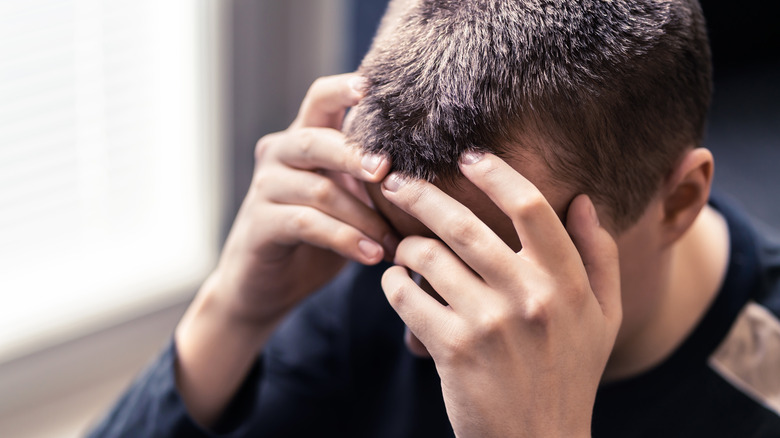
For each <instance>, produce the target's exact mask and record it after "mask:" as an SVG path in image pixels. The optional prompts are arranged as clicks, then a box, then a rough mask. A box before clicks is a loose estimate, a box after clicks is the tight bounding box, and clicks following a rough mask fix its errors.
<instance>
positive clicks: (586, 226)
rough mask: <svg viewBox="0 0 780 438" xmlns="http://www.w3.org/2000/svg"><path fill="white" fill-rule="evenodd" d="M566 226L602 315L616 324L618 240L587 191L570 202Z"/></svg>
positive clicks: (619, 311)
mask: <svg viewBox="0 0 780 438" xmlns="http://www.w3.org/2000/svg"><path fill="white" fill-rule="evenodd" d="M566 228H567V230H568V231H569V235H571V238H572V241H573V242H574V245H575V246H576V247H577V251H579V253H580V258H581V259H582V264H583V265H584V266H585V271H586V272H587V275H588V280H589V281H590V287H591V290H593V294H594V295H595V296H596V300H598V302H599V304H601V309H602V311H603V312H604V315H605V316H606V317H607V318H608V319H610V320H611V321H613V322H615V323H616V324H618V325H619V324H620V320H621V318H622V307H621V301H620V264H619V262H618V249H617V244H616V243H615V240H614V239H613V238H612V236H611V235H610V234H609V232H607V230H605V229H604V228H602V227H601V225H600V223H599V218H598V213H597V212H596V209H595V208H594V206H593V202H592V201H591V200H590V197H588V195H585V194H581V195H578V196H577V197H576V198H574V200H573V201H572V203H571V205H569V212H568V214H567V218H566Z"/></svg>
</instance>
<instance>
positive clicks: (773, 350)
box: [709, 301, 780, 415]
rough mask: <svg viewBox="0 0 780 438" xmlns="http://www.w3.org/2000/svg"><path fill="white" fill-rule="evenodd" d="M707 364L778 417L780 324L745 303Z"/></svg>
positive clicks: (773, 317)
mask: <svg viewBox="0 0 780 438" xmlns="http://www.w3.org/2000/svg"><path fill="white" fill-rule="evenodd" d="M709 365H710V367H711V368H713V369H714V370H715V371H716V372H717V373H718V374H720V375H721V376H722V377H723V378H724V379H726V380H727V381H728V382H729V383H731V384H732V385H734V386H735V387H736V388H737V389H739V390H741V391H742V392H743V393H745V394H746V395H748V396H749V397H751V398H752V399H754V400H756V401H757V402H759V403H761V404H762V405H764V406H766V407H767V408H768V409H770V410H771V411H773V412H774V413H776V414H777V415H780V321H778V319H777V318H776V317H775V316H774V315H773V314H772V313H771V312H770V311H769V310H767V309H765V308H764V307H762V306H761V305H759V304H757V303H755V302H752V301H751V302H749V303H748V304H747V305H746V306H745V308H744V309H742V312H741V313H740V314H739V316H738V317H737V320H736V322H735V323H734V326H733V327H732V328H731V331H730V332H729V334H728V336H726V339H725V340H724V341H723V343H721V345H720V346H719V347H718V349H717V350H716V351H715V353H714V354H713V355H712V356H710V359H709Z"/></svg>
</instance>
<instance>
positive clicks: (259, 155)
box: [255, 134, 276, 163]
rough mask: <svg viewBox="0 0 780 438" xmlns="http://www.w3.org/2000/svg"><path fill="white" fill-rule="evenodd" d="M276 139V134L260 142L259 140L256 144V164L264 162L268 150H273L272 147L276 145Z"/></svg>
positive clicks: (263, 138)
mask: <svg viewBox="0 0 780 438" xmlns="http://www.w3.org/2000/svg"><path fill="white" fill-rule="evenodd" d="M275 138H276V136H275V134H268V135H264V136H263V137H261V138H260V140H257V143H256V144H255V162H256V163H259V162H260V161H262V159H263V156H264V155H265V154H266V152H267V151H268V149H270V148H271V145H272V144H273V143H274V139H275Z"/></svg>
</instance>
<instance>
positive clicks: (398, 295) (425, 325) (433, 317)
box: [382, 266, 454, 354]
mask: <svg viewBox="0 0 780 438" xmlns="http://www.w3.org/2000/svg"><path fill="white" fill-rule="evenodd" d="M382 290H383V291H384V292H385V296H386V297H387V301H388V302H389V303H390V306H392V307H393V309H394V310H395V311H396V313H398V316H400V317H401V319H402V320H403V321H404V323H405V324H406V326H407V327H409V330H411V332H412V333H413V334H414V335H415V336H416V337H417V338H418V339H419V340H420V342H422V343H423V345H424V346H425V347H426V348H427V349H428V350H429V351H430V352H431V353H434V354H435V348H434V347H435V346H436V344H437V340H439V339H441V338H442V336H446V333H447V331H448V330H447V327H448V326H451V324H452V319H453V316H454V314H453V312H452V309H450V308H448V307H445V306H443V305H442V304H441V303H439V302H438V301H436V299H434V298H433V297H431V296H430V295H428V294H427V293H425V291H424V290H422V289H421V288H420V286H418V285H417V283H415V282H414V281H413V280H412V279H411V278H410V277H409V273H408V272H407V270H406V269H405V268H404V267H402V266H393V267H391V268H389V269H388V270H386V271H385V273H384V274H383V275H382Z"/></svg>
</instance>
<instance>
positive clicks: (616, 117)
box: [348, 0, 711, 230]
mask: <svg viewBox="0 0 780 438" xmlns="http://www.w3.org/2000/svg"><path fill="white" fill-rule="evenodd" d="M360 70H361V73H362V74H363V75H364V76H365V77H366V78H367V79H368V84H369V85H368V90H367V92H366V97H365V98H364V99H363V101H362V102H361V103H360V105H358V107H356V108H355V114H354V115H353V116H354V119H353V122H352V123H351V124H350V126H349V129H348V135H349V136H350V138H351V140H352V141H354V142H355V143H356V144H359V145H361V146H362V147H363V148H365V149H366V150H368V151H371V152H381V153H385V154H388V155H389V156H390V158H391V160H392V163H393V166H394V169H395V170H397V171H400V172H401V173H404V174H407V175H411V176H415V177H421V178H426V179H428V180H433V179H439V180H440V181H442V182H444V183H446V182H447V181H452V180H454V179H455V177H456V175H457V161H458V159H459V157H460V155H461V154H462V153H463V152H464V151H466V150H482V151H491V152H494V153H497V154H499V155H501V156H504V157H506V158H515V159H518V158H519V159H522V158H523V157H532V158H533V160H532V161H533V162H536V163H539V162H540V163H543V165H544V167H546V168H548V169H549V172H546V174H545V175H544V176H545V177H546V178H547V179H549V181H548V183H549V184H551V185H557V186H560V187H562V188H564V189H565V191H566V192H570V193H587V194H589V195H590V196H591V197H592V198H593V199H594V201H595V202H596V203H597V204H598V205H600V206H601V207H602V209H604V210H606V211H607V212H608V213H609V216H610V219H611V222H612V223H613V225H614V227H615V229H616V230H623V229H626V228H627V227H628V226H630V225H632V224H633V223H635V222H636V221H637V220H638V218H639V217H640V216H641V214H642V212H643V211H644V209H645V207H646V206H647V204H648V202H649V201H650V199H651V198H652V197H653V195H654V194H655V193H656V192H657V190H658V188H659V187H660V185H661V182H662V181H663V179H664V178H665V177H667V176H668V174H669V173H670V172H671V171H672V169H673V167H674V166H675V164H676V163H677V161H678V160H679V159H680V157H681V156H682V154H683V152H684V151H686V150H688V149H689V148H691V147H694V146H697V145H698V144H699V143H700V141H701V137H702V132H703V128H704V123H705V118H706V112H707V107H708V104H709V99H710V89H711V79H710V76H711V72H710V57H709V49H708V43H707V37H706V31H705V27H704V20H703V17H702V14H701V10H700V7H699V5H698V3H697V2H696V1H695V0H644V1H625V0H613V1H595V0H594V1H588V0H557V1H541V0H520V1H518V0H514V1H512V0H460V1H454V0H409V1H396V2H394V4H392V5H391V13H390V14H388V15H387V16H386V18H385V21H384V22H383V28H382V29H381V30H380V33H379V34H378V36H377V38H376V39H375V41H374V44H373V47H372V48H371V51H370V52H369V54H368V55H367V56H366V58H365V59H364V61H363V64H362V65H361V69H360Z"/></svg>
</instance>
